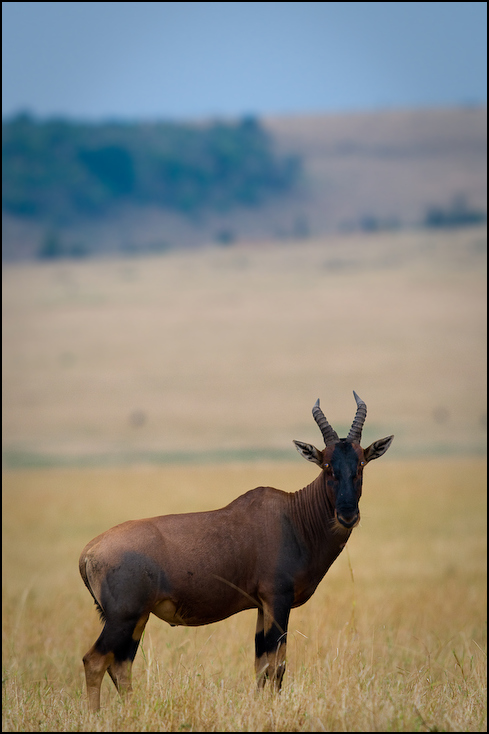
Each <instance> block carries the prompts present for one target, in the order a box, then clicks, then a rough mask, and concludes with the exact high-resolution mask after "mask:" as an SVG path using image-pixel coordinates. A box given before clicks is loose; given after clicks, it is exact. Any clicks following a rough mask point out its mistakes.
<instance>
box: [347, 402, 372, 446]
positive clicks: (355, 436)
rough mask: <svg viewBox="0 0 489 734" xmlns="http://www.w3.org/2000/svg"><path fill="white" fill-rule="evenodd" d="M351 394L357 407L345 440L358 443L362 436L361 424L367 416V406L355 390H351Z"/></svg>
mask: <svg viewBox="0 0 489 734" xmlns="http://www.w3.org/2000/svg"><path fill="white" fill-rule="evenodd" d="M353 395H354V396H355V400H356V403H357V406H358V407H357V412H356V415H355V417H354V419H353V423H352V424H351V428H350V433H349V434H348V436H347V437H346V440H347V441H350V443H353V441H355V442H356V443H360V441H361V438H362V429H363V424H364V423H365V418H366V417H367V406H366V405H365V403H364V402H363V400H362V399H361V398H359V397H358V395H357V394H356V392H355V390H353Z"/></svg>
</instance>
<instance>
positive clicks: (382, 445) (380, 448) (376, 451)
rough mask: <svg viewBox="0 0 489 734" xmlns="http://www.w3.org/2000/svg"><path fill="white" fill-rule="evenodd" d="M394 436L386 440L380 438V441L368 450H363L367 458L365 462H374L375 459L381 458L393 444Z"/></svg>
mask: <svg viewBox="0 0 489 734" xmlns="http://www.w3.org/2000/svg"><path fill="white" fill-rule="evenodd" d="M393 438H394V436H387V437H386V438H379V440H378V441H374V442H373V443H372V444H370V446H369V447H368V448H367V449H364V450H363V455H364V457H365V461H366V462H369V461H373V459H378V458H379V456H382V454H385V452H386V451H387V449H388V448H389V446H390V445H391V443H392V439H393Z"/></svg>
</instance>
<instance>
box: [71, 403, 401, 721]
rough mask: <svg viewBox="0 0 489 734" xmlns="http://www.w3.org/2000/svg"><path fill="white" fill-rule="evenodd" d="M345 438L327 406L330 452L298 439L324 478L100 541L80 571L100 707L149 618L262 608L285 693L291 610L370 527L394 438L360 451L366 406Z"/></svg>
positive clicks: (126, 674)
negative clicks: (373, 475) (95, 614)
mask: <svg viewBox="0 0 489 734" xmlns="http://www.w3.org/2000/svg"><path fill="white" fill-rule="evenodd" d="M354 395H355V400H356V402H357V413H356V416H355V419H354V421H353V424H352V427H351V430H350V432H349V434H348V437H347V438H346V439H339V438H338V436H337V434H336V432H335V431H334V430H333V429H332V428H331V426H330V425H329V423H328V421H327V420H326V418H325V416H324V414H323V412H322V410H321V408H320V407H319V400H318V401H317V403H316V404H315V406H314V408H313V416H314V418H315V420H316V422H317V423H318V425H319V428H320V429H321V433H322V435H323V439H324V443H325V448H324V449H323V450H322V451H319V450H318V449H317V448H315V447H314V446H312V445H311V444H305V443H302V442H300V441H294V443H295V445H296V447H297V449H298V451H299V452H300V453H301V454H302V456H304V457H305V458H306V459H307V460H308V461H312V462H314V463H316V464H318V466H320V467H321V473H320V475H319V476H318V477H317V478H316V479H315V480H314V481H313V482H312V483H311V484H309V485H308V486H307V487H305V488H304V489H301V490H300V491H298V492H292V493H288V492H283V491H281V490H279V489H273V488H272V487H257V488H256V489H252V490H250V491H249V492H246V493H245V494H243V495H242V496H241V497H238V498H237V499H235V500H234V501H233V502H231V503H230V504H229V505H227V506H226V507H223V508H222V509H219V510H212V511H210V512H194V513H188V514H181V515H163V516H160V517H153V518H148V519H144V520H131V521H129V522H124V523H122V524H121V525H116V526H115V527H113V528H111V529H110V530H107V531H106V532H105V533H102V534H101V535H99V536H97V537H96V538H94V539H93V540H92V541H90V543H88V545H87V546H86V547H85V548H84V550H83V552H82V554H81V556H80V573H81V576H82V578H83V581H84V582H85V584H86V586H87V588H88V590H89V591H90V593H91V594H92V596H93V598H94V600H95V603H96V605H97V607H98V609H99V611H100V614H101V617H102V620H103V621H104V628H103V630H102V633H101V635H100V637H99V638H98V639H97V641H96V642H95V644H94V645H93V646H92V647H91V648H90V650H89V651H88V652H87V653H86V655H85V656H84V658H83V663H84V666H85V675H86V682H87V692H88V699H89V705H90V708H91V709H92V710H97V709H98V708H99V707H100V686H101V683H102V679H103V676H104V674H105V672H106V671H108V673H109V675H110V677H111V678H112V680H113V682H114V684H115V686H116V688H117V690H118V691H119V693H120V694H121V695H124V694H125V693H127V692H129V691H130V690H131V667H132V662H133V660H134V657H135V655H136V652H137V649H138V645H139V641H140V639H141V635H142V633H143V630H144V627H145V625H146V622H147V621H148V618H149V615H150V614H151V613H152V614H155V615H156V616H157V617H159V618H160V619H163V620H164V621H165V622H168V623H169V624H170V625H172V626H174V625H190V626H194V625H203V624H209V623H211V622H217V621H219V620H221V619H225V618H226V617H229V616H231V615H232V614H236V613H237V612H240V611H242V610H244V609H250V608H256V609H257V610H258V620H257V626H256V635H255V655H256V657H255V670H256V676H257V682H258V686H259V687H260V688H261V687H263V686H264V685H265V682H266V680H267V679H269V680H270V681H271V684H272V685H273V686H274V687H275V688H276V689H280V686H281V683H282V678H283V674H284V672H285V650H286V635H287V625H288V620H289V614H290V610H291V609H292V608H293V607H297V606H300V605H301V604H304V602H306V601H307V600H308V599H309V598H310V596H311V595H312V594H313V593H314V591H315V589H316V587H317V585H318V584H319V582H320V581H321V579H322V578H323V576H324V575H325V573H326V571H327V570H328V568H329V567H330V566H331V564H332V563H333V562H334V560H335V559H336V558H337V557H338V555H339V554H340V553H341V551H342V550H343V548H344V546H345V544H346V542H347V540H348V538H349V537H350V534H351V531H352V529H353V527H354V526H355V525H357V524H358V522H359V519H360V514H359V510H358V502H359V499H360V495H361V491H362V478H363V468H364V466H365V465H366V464H367V463H368V462H369V461H372V460H373V459H376V458H378V457H379V456H382V454H384V453H385V452H386V451H387V449H388V448H389V446H390V444H391V442H392V439H393V436H388V437H387V438H383V439H380V440H378V441H375V442H374V443H373V444H371V445H370V446H369V447H368V448H366V449H362V448H361V446H360V439H361V432H362V428H363V424H364V421H365V417H366V412H367V411H366V405H365V403H364V402H363V401H362V400H361V399H360V398H359V397H358V396H357V395H356V393H354Z"/></svg>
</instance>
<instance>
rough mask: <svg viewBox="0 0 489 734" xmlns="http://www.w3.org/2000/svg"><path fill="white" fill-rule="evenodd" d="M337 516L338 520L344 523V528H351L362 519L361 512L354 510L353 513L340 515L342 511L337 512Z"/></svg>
mask: <svg viewBox="0 0 489 734" xmlns="http://www.w3.org/2000/svg"><path fill="white" fill-rule="evenodd" d="M336 517H337V520H338V522H339V523H340V524H341V525H343V527H344V528H348V529H350V528H352V527H354V526H355V525H356V524H357V522H358V521H359V520H360V513H359V512H354V513H353V514H351V515H340V513H337V515H336Z"/></svg>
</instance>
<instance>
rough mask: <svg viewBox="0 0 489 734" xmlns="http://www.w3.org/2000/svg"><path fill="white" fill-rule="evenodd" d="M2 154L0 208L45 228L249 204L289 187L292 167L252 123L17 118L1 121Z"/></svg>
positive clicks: (294, 159) (293, 178)
mask: <svg viewBox="0 0 489 734" xmlns="http://www.w3.org/2000/svg"><path fill="white" fill-rule="evenodd" d="M2 157H3V167H2V184H3V194H2V209H3V211H5V212H7V213H9V214H11V215H14V216H19V217H24V218H26V217H27V218H31V219H37V220H42V221H44V222H48V223H49V224H51V225H63V224H66V223H67V222H72V221H75V220H77V219H81V218H86V217H101V216H105V215H107V214H108V213H109V212H111V210H113V209H114V208H115V207H117V206H119V205H120V204H125V205H128V204H132V205H137V206H138V205H139V206H141V205H156V206H158V207H161V208H163V209H169V210H173V211H176V212H178V213H180V214H185V215H192V214H195V213H198V212H201V211H203V210H205V209H211V210H217V211H227V210H230V209H232V208H233V207H236V206H255V205H259V204H261V203H262V202H263V201H265V200H267V199H268V198H270V197H274V196H278V195H280V194H282V193H283V192H285V191H288V190H290V189H291V187H293V185H294V183H295V181H296V180H297V176H298V173H299V169H300V166H299V162H298V158H297V157H291V156H285V155H282V156H278V155H277V154H276V153H275V152H274V150H273V145H272V140H271V136H270V135H269V134H268V133H267V132H266V131H265V130H264V128H263V127H262V126H261V125H260V123H259V122H258V121H256V120H255V119H254V118H244V119H242V120H239V121H237V122H210V123H206V124H177V123H170V122H160V123H153V124H145V123H116V122H113V123H104V124H97V125H94V124H92V125H90V124H81V123H77V122H69V121H67V120H63V119H59V120H57V119H51V120H46V121H39V120H36V119H34V118H32V117H30V116H29V115H20V116H18V117H16V118H14V119H11V120H9V121H7V122H4V123H3V125H2Z"/></svg>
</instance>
